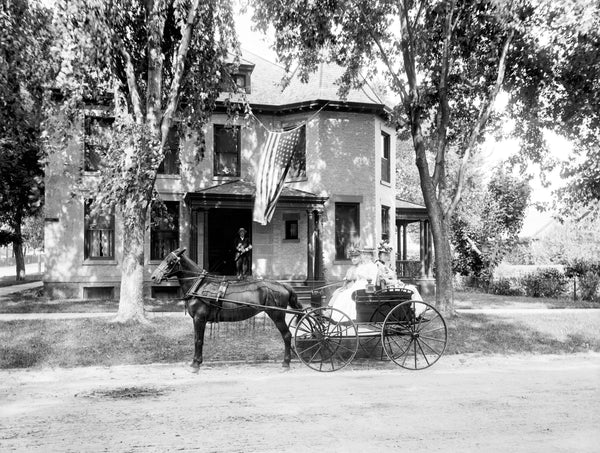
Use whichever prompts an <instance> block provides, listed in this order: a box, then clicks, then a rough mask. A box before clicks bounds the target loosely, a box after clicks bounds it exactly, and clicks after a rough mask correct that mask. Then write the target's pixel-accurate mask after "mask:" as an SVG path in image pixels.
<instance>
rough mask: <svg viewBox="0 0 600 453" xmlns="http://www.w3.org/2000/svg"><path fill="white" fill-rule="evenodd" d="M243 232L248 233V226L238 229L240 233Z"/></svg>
mask: <svg viewBox="0 0 600 453" xmlns="http://www.w3.org/2000/svg"><path fill="white" fill-rule="evenodd" d="M241 232H244V233H247V231H246V228H240V229H239V230H238V234H240V233H241Z"/></svg>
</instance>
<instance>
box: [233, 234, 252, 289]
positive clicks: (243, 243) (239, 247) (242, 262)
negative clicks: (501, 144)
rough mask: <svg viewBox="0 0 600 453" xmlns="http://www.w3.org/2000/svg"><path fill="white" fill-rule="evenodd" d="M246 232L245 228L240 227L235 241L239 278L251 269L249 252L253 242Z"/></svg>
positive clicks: (236, 265)
mask: <svg viewBox="0 0 600 453" xmlns="http://www.w3.org/2000/svg"><path fill="white" fill-rule="evenodd" d="M246 233H247V231H246V229H245V228H240V229H239V230H238V236H237V237H236V238H235V243H234V250H235V269H236V272H237V278H238V279H239V278H242V277H245V276H246V275H247V274H248V270H249V269H250V255H249V252H250V250H252V244H250V239H248V237H247V236H246Z"/></svg>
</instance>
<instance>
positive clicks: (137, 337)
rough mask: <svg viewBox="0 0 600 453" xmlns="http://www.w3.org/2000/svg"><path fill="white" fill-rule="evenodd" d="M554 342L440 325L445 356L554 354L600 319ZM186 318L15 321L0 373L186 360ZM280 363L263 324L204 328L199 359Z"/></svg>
mask: <svg viewBox="0 0 600 453" xmlns="http://www.w3.org/2000/svg"><path fill="white" fill-rule="evenodd" d="M558 319H559V320H561V319H562V321H561V323H560V330H557V332H568V334H567V335H564V334H562V333H561V334H560V335H555V334H554V333H553V332H552V331H548V330H549V329H545V330H544V329H540V328H539V327H540V326H541V325H543V326H544V327H545V328H546V327H548V326H549V325H550V324H554V323H556V319H544V320H543V321H542V322H541V324H539V325H535V324H534V325H531V324H530V323H527V322H522V321H515V320H514V319H504V318H501V317H496V316H488V315H479V314H478V315H475V314H473V315H460V316H457V317H452V318H450V319H447V324H448V334H449V340H448V347H447V350H446V354H464V353H483V354H498V353H500V354H517V353H534V354H550V353H553V354H556V353H572V352H585V351H600V338H599V336H598V332H600V317H596V319H595V320H594V321H591V322H590V323H589V325H588V324H584V325H582V324H581V322H580V320H577V319H571V318H561V317H558ZM193 337H194V335H193V329H192V322H191V319H190V318H189V317H186V316H183V315H182V316H181V318H179V317H173V316H169V317H159V318H154V319H153V320H152V323H151V324H150V325H140V324H130V325H128V324H124V325H123V324H116V323H111V322H110V319H106V318H85V319H69V320H18V321H6V322H3V323H2V330H1V331H0V368H3V369H6V368H28V367H45V366H49V367H76V366H88V365H97V366H112V365H122V364H147V363H177V362H189V361H191V359H192V355H193V348H194V346H193ZM282 358H283V342H282V340H281V336H280V334H279V332H278V331H277V330H276V329H275V327H274V326H273V324H272V323H271V321H270V320H268V319H263V318H254V319H251V320H248V321H244V322H239V323H221V324H216V325H212V326H211V325H209V327H207V332H206V336H205V347H204V360H205V362H207V363H210V362H217V361H246V362H257V361H276V362H279V361H281V360H282Z"/></svg>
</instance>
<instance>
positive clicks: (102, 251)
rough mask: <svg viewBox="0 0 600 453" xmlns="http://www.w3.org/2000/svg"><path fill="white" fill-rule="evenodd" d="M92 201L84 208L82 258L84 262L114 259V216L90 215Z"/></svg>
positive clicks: (110, 214) (88, 201)
mask: <svg viewBox="0 0 600 453" xmlns="http://www.w3.org/2000/svg"><path fill="white" fill-rule="evenodd" d="M91 206H92V200H86V202H85V207H84V214H85V221H84V224H85V233H84V247H83V248H84V257H85V259H86V260H88V259H89V260H112V259H114V258H115V214H114V212H111V213H109V214H104V213H92V210H91Z"/></svg>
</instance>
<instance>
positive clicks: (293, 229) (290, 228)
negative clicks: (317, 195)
mask: <svg viewBox="0 0 600 453" xmlns="http://www.w3.org/2000/svg"><path fill="white" fill-rule="evenodd" d="M285 238H286V239H298V220H297V219H293V220H286V221H285Z"/></svg>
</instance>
